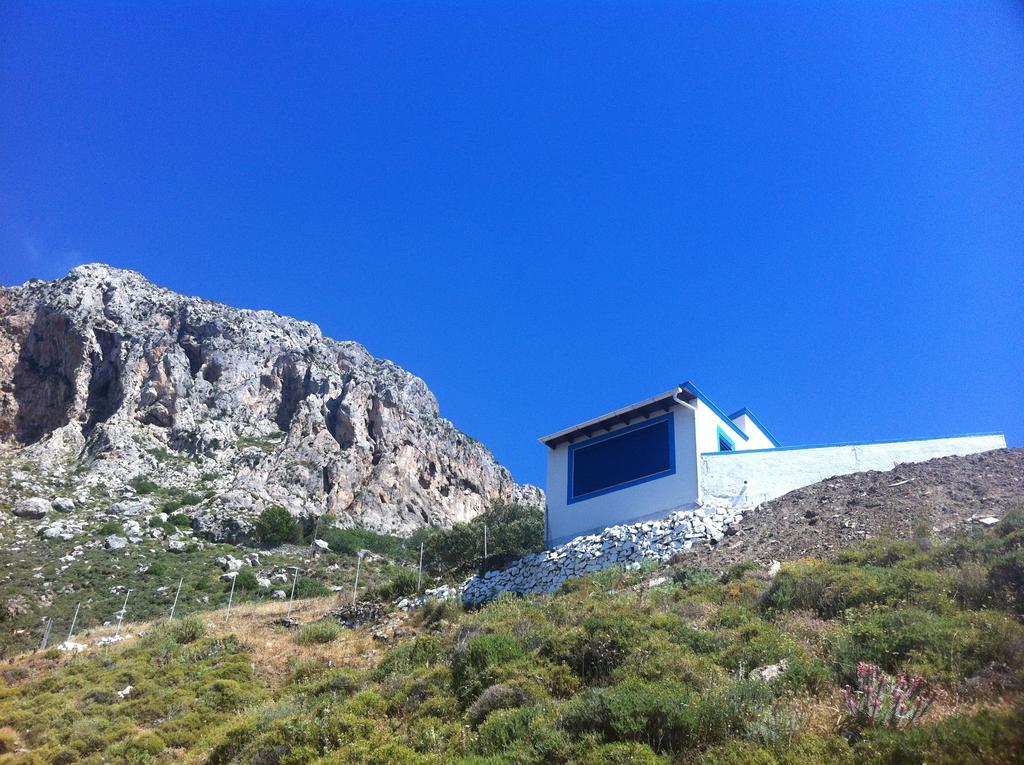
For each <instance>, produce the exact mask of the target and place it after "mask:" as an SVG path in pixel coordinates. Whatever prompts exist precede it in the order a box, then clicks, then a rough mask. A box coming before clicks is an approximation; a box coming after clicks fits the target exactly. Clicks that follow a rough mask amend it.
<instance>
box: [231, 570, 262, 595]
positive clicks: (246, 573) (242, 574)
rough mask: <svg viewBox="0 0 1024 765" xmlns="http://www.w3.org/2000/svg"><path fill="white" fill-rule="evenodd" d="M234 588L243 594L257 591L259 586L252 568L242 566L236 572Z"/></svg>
mask: <svg viewBox="0 0 1024 765" xmlns="http://www.w3.org/2000/svg"><path fill="white" fill-rule="evenodd" d="M235 588H236V589H239V590H242V591H244V592H250V591H252V590H257V589H259V584H258V583H257V581H256V574H255V573H254V572H253V570H252V568H250V567H249V566H244V567H242V568H241V569H240V570H239V571H238V576H236V577H235Z"/></svg>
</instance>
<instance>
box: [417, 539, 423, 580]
mask: <svg viewBox="0 0 1024 765" xmlns="http://www.w3.org/2000/svg"><path fill="white" fill-rule="evenodd" d="M421 589H423V543H422V542H420V572H419V574H417V576H416V592H419V591H420V590H421Z"/></svg>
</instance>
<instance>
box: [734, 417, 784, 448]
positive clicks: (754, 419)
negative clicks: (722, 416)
mask: <svg viewBox="0 0 1024 765" xmlns="http://www.w3.org/2000/svg"><path fill="white" fill-rule="evenodd" d="M741 414H745V415H747V417H749V418H750V421H751V422H753V423H754V424H755V425H757V427H758V429H759V430H760V431H761V432H762V433H764V434H765V435H766V436H768V440H769V441H771V442H772V443H773V444H775V445H776V446H782V444H780V443H779V439H777V438H776V437H775V436H773V435H772V432H771V431H770V430H768V428H766V427H765V426H764V425H762V424H761V421H760V420H759V419H757V417H755V416H754V413H753V412H751V411H750V410H749V409H747V408H746V407H743V408H742V409H737V410H736V411H735V412H733V413H732V414H730V415H729V419H730V420H731V419H732V418H733V417H739V416H740V415H741ZM748 451H749V450H748Z"/></svg>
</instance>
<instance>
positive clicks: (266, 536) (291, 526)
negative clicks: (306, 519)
mask: <svg viewBox="0 0 1024 765" xmlns="http://www.w3.org/2000/svg"><path fill="white" fill-rule="evenodd" d="M254 531H255V534H256V540H257V541H258V542H259V543H260V544H261V545H263V546H264V547H277V546H278V545H283V544H287V543H295V542H299V541H300V540H301V539H302V533H301V529H300V528H299V524H298V523H297V522H296V520H295V519H294V518H292V516H291V513H289V512H288V511H287V510H285V509H284V508H283V507H281V506H280V505H271V506H270V507H268V508H267V509H266V510H264V511H263V512H262V513H260V517H259V518H257V519H256V526H255V529H254Z"/></svg>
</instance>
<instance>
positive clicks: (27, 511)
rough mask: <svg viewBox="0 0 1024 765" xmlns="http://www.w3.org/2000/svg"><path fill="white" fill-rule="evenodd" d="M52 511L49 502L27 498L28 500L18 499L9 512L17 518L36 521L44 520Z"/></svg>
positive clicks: (40, 498)
mask: <svg viewBox="0 0 1024 765" xmlns="http://www.w3.org/2000/svg"><path fill="white" fill-rule="evenodd" d="M52 509H53V506H52V505H51V504H50V501H49V500H46V499H43V498H42V497H29V498H28V499H20V500H18V501H17V502H16V503H15V504H14V509H13V510H12V511H11V512H12V513H14V514H15V515H16V516H18V517H19V518H31V519H34V520H38V519H40V518H45V517H46V514H47V513H48V512H50V511H51V510H52Z"/></svg>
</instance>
